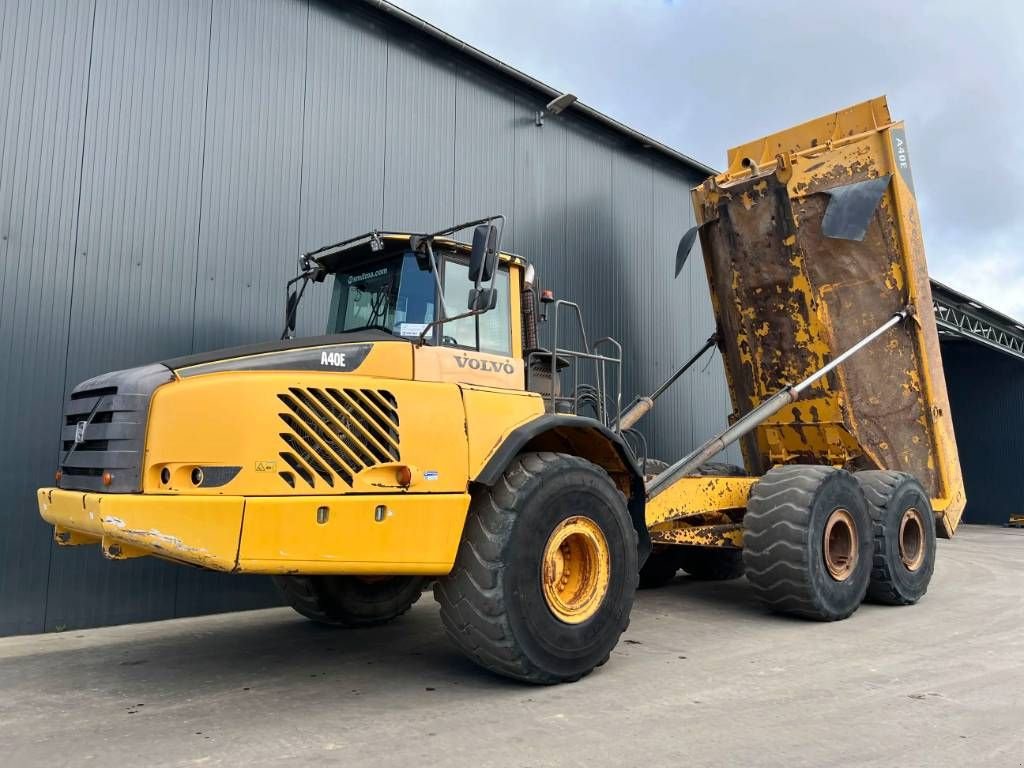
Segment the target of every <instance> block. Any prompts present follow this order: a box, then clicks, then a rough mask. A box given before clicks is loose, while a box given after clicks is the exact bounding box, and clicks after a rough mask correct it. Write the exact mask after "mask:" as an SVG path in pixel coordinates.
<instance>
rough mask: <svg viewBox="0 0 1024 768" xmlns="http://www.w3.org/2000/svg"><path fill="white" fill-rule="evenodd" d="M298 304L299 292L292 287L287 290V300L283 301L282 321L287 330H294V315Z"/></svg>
mask: <svg viewBox="0 0 1024 768" xmlns="http://www.w3.org/2000/svg"><path fill="white" fill-rule="evenodd" d="M298 306H299V293H298V291H296V290H295V289H294V288H292V289H291V290H290V291H289V292H288V301H287V302H286V303H285V308H284V321H285V326H286V327H287V328H288V330H289V331H294V330H295V315H296V314H297V313H296V311H295V310H296V308H297V307H298Z"/></svg>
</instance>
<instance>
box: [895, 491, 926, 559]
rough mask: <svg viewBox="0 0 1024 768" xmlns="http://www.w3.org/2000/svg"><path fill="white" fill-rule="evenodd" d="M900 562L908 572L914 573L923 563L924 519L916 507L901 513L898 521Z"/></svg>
mask: <svg viewBox="0 0 1024 768" xmlns="http://www.w3.org/2000/svg"><path fill="white" fill-rule="evenodd" d="M899 546H900V560H902V561H903V565H904V566H905V567H906V569H907V570H908V571H916V570H917V569H918V568H920V567H921V565H922V564H923V563H924V555H925V537H924V518H922V517H921V513H920V512H919V511H918V509H917V508H916V507H911V508H910V509H908V510H907V511H906V512H904V513H903V517H902V518H901V519H900V541H899Z"/></svg>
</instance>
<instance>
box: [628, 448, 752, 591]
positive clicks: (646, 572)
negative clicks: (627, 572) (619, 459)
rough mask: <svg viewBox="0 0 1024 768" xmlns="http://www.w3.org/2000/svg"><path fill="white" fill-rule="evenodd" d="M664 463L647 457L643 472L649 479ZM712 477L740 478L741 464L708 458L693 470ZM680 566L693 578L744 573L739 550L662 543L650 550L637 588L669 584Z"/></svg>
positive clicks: (717, 578) (718, 578) (713, 578)
mask: <svg viewBox="0 0 1024 768" xmlns="http://www.w3.org/2000/svg"><path fill="white" fill-rule="evenodd" d="M668 467H669V465H668V463H667V462H664V461H660V460H658V459H647V460H646V462H645V463H644V474H645V475H646V477H647V479H648V480H650V479H651V478H652V477H654V476H655V475H659V474H661V473H662V472H664V471H665V470H666V469H668ZM695 474H697V475H701V476H712V477H743V476H745V475H746V472H745V471H744V470H743V467H737V466H736V465H735V464H725V463H723V462H718V461H709V462H707V463H705V464H702V465H701V466H700V467H698V468H697V471H696V473H695ZM680 568H682V569H683V570H684V571H686V572H687V573H688V574H690V575H691V576H693V577H694V578H695V579H703V580H707V581H724V580H728V579H738V578H739V577H740V576H742V575H743V553H742V552H741V551H740V550H738V549H725V548H721V549H719V548H709V547H691V546H685V545H672V546H663V547H660V548H657V549H655V550H654V551H653V552H651V554H650V556H649V557H648V558H647V562H645V563H644V565H643V568H641V569H640V589H657V588H658V587H663V586H665V585H666V584H668V583H669V582H670V581H672V579H674V578H675V577H676V574H677V573H678V572H679V569H680Z"/></svg>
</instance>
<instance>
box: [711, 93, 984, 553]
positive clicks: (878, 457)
mask: <svg viewBox="0 0 1024 768" xmlns="http://www.w3.org/2000/svg"><path fill="white" fill-rule="evenodd" d="M728 161H729V167H728V170H726V171H725V172H724V173H722V174H720V175H718V176H716V177H714V178H711V179H708V180H707V181H706V182H705V183H704V184H702V185H701V186H700V187H698V188H696V189H695V190H694V191H693V205H694V209H695V211H696V215H697V224H698V225H699V226H700V230H699V231H700V241H701V246H702V250H703V254H704V261H705V265H706V268H707V274H708V281H709V284H710V288H711V295H712V301H713V304H714V308H715V314H716V316H717V321H718V330H719V338H720V347H721V349H722V352H723V357H724V361H725V368H726V374H727V378H728V382H729V389H730V394H731V397H732V403H733V407H734V409H735V412H736V414H737V415H739V414H743V413H747V412H749V411H750V410H751V409H752V408H754V407H756V406H757V405H759V404H760V403H762V402H763V401H765V400H766V399H767V398H769V397H771V396H772V395H773V394H775V393H776V392H777V391H778V390H779V389H780V388H782V387H784V386H786V385H790V384H794V383H796V382H798V381H800V380H802V379H804V378H805V377H807V376H809V375H810V374H812V373H813V372H814V371H816V370H818V369H820V368H821V367H822V366H824V365H825V364H827V363H828V362H829V361H830V359H832V358H833V357H835V356H836V355H838V354H839V353H841V352H843V351H844V350H846V349H849V348H850V347H851V346H853V345H854V344H855V343H856V342H858V341H859V340H861V339H862V338H864V337H865V336H866V335H868V334H869V333H870V332H872V331H873V330H874V329H876V328H878V327H879V326H881V325H882V324H883V323H885V322H886V320H887V319H888V318H890V317H892V316H893V315H894V314H895V313H897V312H899V311H901V310H903V309H905V308H909V309H910V310H911V312H912V317H911V319H910V320H909V321H907V322H904V323H902V324H900V325H898V326H896V327H895V328H893V329H892V330H891V331H889V332H888V333H887V334H886V335H885V336H884V337H883V338H881V339H879V340H878V341H877V342H875V343H874V344H873V345H872V346H871V347H870V348H868V349H865V350H864V351H863V352H860V353H859V354H856V355H854V356H852V357H851V358H850V359H849V360H847V361H846V362H845V363H844V364H843V365H841V366H839V367H838V368H837V369H836V370H834V371H832V372H831V373H829V374H828V375H827V376H825V377H823V378H822V379H819V380H818V381H817V382H816V383H815V384H814V385H813V386H812V387H810V388H809V389H808V390H807V392H806V393H805V394H804V395H803V396H802V397H801V398H800V399H799V400H797V401H796V402H794V403H792V404H791V405H790V406H787V407H786V408H784V409H783V410H782V411H780V412H779V413H777V414H776V415H775V416H773V417H772V418H770V419H768V420H767V421H766V422H765V423H763V424H761V425H760V426H759V427H757V429H755V430H754V431H752V432H751V433H750V434H748V435H747V436H746V437H744V438H743V441H742V449H743V455H744V459H745V461H746V464H747V469H748V470H749V472H750V473H751V474H753V475H762V474H764V473H765V472H767V471H768V470H769V469H770V468H771V467H772V466H773V465H777V464H790V463H801V464H831V465H833V466H843V467H845V468H846V469H849V470H851V471H853V470H864V469H891V470H900V471H905V472H909V473H912V474H913V475H915V476H916V477H917V478H918V479H919V480H920V481H921V483H922V485H923V486H924V489H925V490H926V491H927V493H928V494H929V495H930V496H931V499H932V506H933V508H934V511H935V514H936V521H937V523H938V526H937V528H938V532H939V535H944V536H947V537H948V536H950V535H952V533H953V532H954V530H955V529H956V526H957V523H958V522H959V520H960V516H961V513H962V511H963V508H964V504H965V495H964V489H963V480H962V477H961V473H960V464H959V459H958V457H957V449H956V442H955V439H954V436H953V422H952V419H951V417H950V412H949V399H948V397H947V394H946V385H945V379H944V376H943V371H942V360H941V357H940V354H939V338H938V332H937V330H936V325H935V318H934V314H933V309H932V297H931V290H930V286H929V280H928V269H927V265H926V262H925V253H924V244H923V241H922V237H921V227H920V221H919V217H918V210H917V203H916V201H915V198H914V183H913V179H912V177H911V170H910V159H909V154H908V152H907V143H906V135H905V132H904V128H903V124H902V123H894V122H893V121H892V119H891V118H890V115H889V109H888V106H887V104H886V101H885V99H884V97H883V98H877V99H874V100H872V101H868V102H865V103H863V104H859V105H857V106H855V107H851V108H849V109H845V110H842V111H840V112H837V113H835V114H832V115H828V116H826V117H822V118H819V119H817V120H812V121H810V122H807V123H804V124H802V125H799V126H797V127H795V128H791V129H789V130H786V131H782V132H780V133H776V134H773V135H770V136H766V137H764V138H762V139H758V140H757V141H753V142H750V143H748V144H745V145H743V146H740V147H736V148H734V149H732V150H731V151H730V152H729V155H728Z"/></svg>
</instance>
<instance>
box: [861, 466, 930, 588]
mask: <svg viewBox="0 0 1024 768" xmlns="http://www.w3.org/2000/svg"><path fill="white" fill-rule="evenodd" d="M855 477H856V478H857V481H858V482H859V483H860V486H861V488H863V489H864V495H865V497H867V500H868V510H869V512H870V514H871V524H872V535H873V537H874V560H873V562H872V568H871V582H870V584H869V585H868V594H867V597H868V600H870V601H871V602H874V603H882V604H884V605H912V604H913V603H916V602H917V601H918V600H920V599H921V598H922V597H924V594H925V592H927V591H928V584H929V582H930V581H931V579H932V572H933V570H934V568H935V517H934V515H933V513H932V505H931V502H930V501H929V499H928V494H926V493H925V492H924V489H923V488H922V487H921V484H920V483H919V482H918V481H917V480H916V479H915V478H914V477H913V475H908V474H906V473H905V472H888V471H884V470H878V471H870V472H858V473H857V474H856V475H855Z"/></svg>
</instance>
